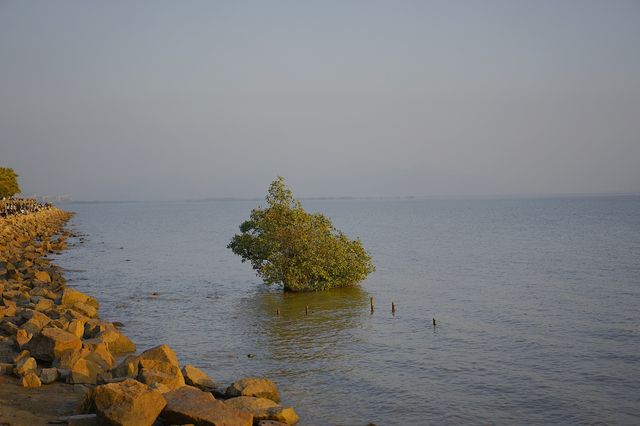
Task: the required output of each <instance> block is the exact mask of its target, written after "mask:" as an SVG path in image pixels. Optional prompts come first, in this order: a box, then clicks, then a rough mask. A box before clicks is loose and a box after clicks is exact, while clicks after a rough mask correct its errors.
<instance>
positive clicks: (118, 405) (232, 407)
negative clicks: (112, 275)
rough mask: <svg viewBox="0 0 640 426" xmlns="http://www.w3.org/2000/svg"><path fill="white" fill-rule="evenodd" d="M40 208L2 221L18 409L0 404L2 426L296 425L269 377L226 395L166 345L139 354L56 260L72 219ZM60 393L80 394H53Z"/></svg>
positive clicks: (243, 382) (7, 382)
mask: <svg viewBox="0 0 640 426" xmlns="http://www.w3.org/2000/svg"><path fill="white" fill-rule="evenodd" d="M20 202H24V200H21V201H18V202H17V203H20ZM37 204H38V203H35V202H32V204H29V205H31V206H32V209H31V211H29V212H23V213H22V214H18V213H17V214H10V215H7V216H6V217H0V294H1V296H2V297H1V304H0V373H1V374H4V375H10V376H11V377H13V378H9V377H7V378H6V379H2V377H1V376H0V379H1V380H0V388H2V392H0V394H3V393H5V391H7V387H11V386H13V387H14V388H15V391H14V392H7V393H11V394H12V395H14V396H15V400H14V401H9V402H7V401H4V400H2V401H0V423H2V424H17V425H19V424H25V422H26V423H28V424H30V425H34V424H38V423H39V422H42V424H45V423H47V422H49V421H54V422H58V423H68V424H83V425H84V424H109V425H165V424H166V425H169V424H199V425H247V426H248V425H286V424H295V423H297V422H298V420H299V418H298V416H297V414H296V413H295V411H294V410H293V408H291V407H284V406H282V405H280V404H279V401H280V395H279V393H278V390H277V388H276V385H275V384H274V383H273V382H272V381H270V380H268V379H266V378H255V377H254V378H243V379H240V380H237V381H235V382H234V383H232V384H231V385H229V386H228V387H226V388H222V387H220V386H219V385H218V384H216V383H215V382H214V381H213V380H212V379H211V378H210V377H208V376H207V375H206V374H205V373H204V372H202V371H201V370H199V369H198V368H196V367H195V366H193V365H183V366H182V368H181V365H180V363H179V361H178V359H177V357H176V354H175V352H174V351H173V350H172V349H171V348H170V347H169V346H167V345H159V346H156V347H154V348H151V349H148V350H146V351H144V352H142V353H140V354H138V355H135V354H134V353H135V351H136V346H135V344H134V343H133V342H132V341H131V340H130V339H129V338H128V337H127V336H126V335H125V334H123V333H122V332H121V330H120V328H121V326H122V324H120V323H111V322H107V321H103V320H101V319H100V318H99V315H98V314H99V302H98V301H97V300H96V299H95V298H93V297H91V296H89V295H87V294H84V293H81V292H79V291H77V290H74V289H72V288H70V287H68V286H67V285H66V281H65V279H64V276H63V273H62V270H61V269H60V268H59V267H58V266H56V265H55V264H53V263H52V262H51V259H50V258H49V255H50V254H55V253H60V252H61V251H62V250H64V249H65V248H66V247H67V240H68V238H69V237H70V236H73V235H72V234H71V233H70V232H69V231H67V230H65V229H64V225H65V223H66V222H67V221H68V220H69V219H70V218H71V216H72V214H71V213H67V212H64V211H62V210H59V209H57V208H55V207H52V206H45V205H39V207H37V208H36V207H35V206H36V205H37ZM16 205H17V204H16ZM17 210H20V209H17ZM18 385H19V387H18ZM60 386H70V389H73V392H64V391H56V392H50V391H48V388H55V387H60ZM45 395H46V398H44V399H46V400H47V401H49V402H51V401H52V400H53V401H60V407H61V408H60V410H59V411H58V414H59V415H64V417H59V416H58V417H57V418H51V411H52V408H51V407H50V406H45V405H46V404H45V403H44V402H43V403H41V405H40V406H39V405H38V403H37V402H35V401H38V396H45ZM34 397H35V399H34ZM74 398H76V399H77V400H76V402H75V404H73V403H71V404H70V402H69V401H72V400H73V399H74ZM28 401H34V402H35V403H32V404H29V402H28ZM49 405H50V404H49ZM25 407H26V408H25ZM25 409H26V410H27V411H25ZM74 412H76V413H77V414H74ZM27 417H28V418H29V420H26V419H27Z"/></svg>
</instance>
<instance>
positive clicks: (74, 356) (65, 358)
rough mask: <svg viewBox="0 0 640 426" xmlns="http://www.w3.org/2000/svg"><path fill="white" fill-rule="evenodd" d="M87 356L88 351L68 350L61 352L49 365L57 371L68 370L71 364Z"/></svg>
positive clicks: (82, 349)
mask: <svg viewBox="0 0 640 426" xmlns="http://www.w3.org/2000/svg"><path fill="white" fill-rule="evenodd" d="M88 354H89V351H88V350H87V349H85V348H81V349H68V350H66V351H64V352H62V354H61V355H60V356H59V357H58V358H56V359H55V360H54V361H53V363H52V364H51V365H52V366H53V367H55V368H58V369H64V370H70V369H71V367H72V366H73V364H75V363H76V362H77V361H78V360H79V359H80V358H83V357H85V356H86V355H88Z"/></svg>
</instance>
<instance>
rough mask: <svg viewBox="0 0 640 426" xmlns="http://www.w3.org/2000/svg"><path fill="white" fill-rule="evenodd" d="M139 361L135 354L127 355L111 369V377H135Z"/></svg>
mask: <svg viewBox="0 0 640 426" xmlns="http://www.w3.org/2000/svg"><path fill="white" fill-rule="evenodd" d="M139 362H140V360H139V359H138V357H137V356H134V355H129V356H127V357H125V358H124V359H123V360H122V361H121V362H120V364H118V366H117V367H115V368H113V369H112V370H111V374H112V375H113V377H137V376H138V363H139Z"/></svg>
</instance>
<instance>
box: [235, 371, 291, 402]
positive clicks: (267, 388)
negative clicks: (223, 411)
mask: <svg viewBox="0 0 640 426" xmlns="http://www.w3.org/2000/svg"><path fill="white" fill-rule="evenodd" d="M226 394H227V396H228V397H229V398H233V397H236V396H255V397H258V398H267V399H270V400H272V401H275V402H280V394H279V393H278V388H277V387H276V384H275V383H273V382H272V381H271V380H269V379H265V378H262V377H245V378H243V379H240V380H236V381H235V382H233V383H232V384H231V385H230V386H229V387H228V388H227V392H226Z"/></svg>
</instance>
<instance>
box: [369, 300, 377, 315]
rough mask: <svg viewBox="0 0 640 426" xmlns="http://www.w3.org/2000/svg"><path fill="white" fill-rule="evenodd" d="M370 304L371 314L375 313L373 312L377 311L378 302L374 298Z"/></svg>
mask: <svg viewBox="0 0 640 426" xmlns="http://www.w3.org/2000/svg"><path fill="white" fill-rule="evenodd" d="M369 302H370V303H371V313H373V311H375V309H376V301H375V300H374V299H373V297H372V298H371V299H370V300H369Z"/></svg>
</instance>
